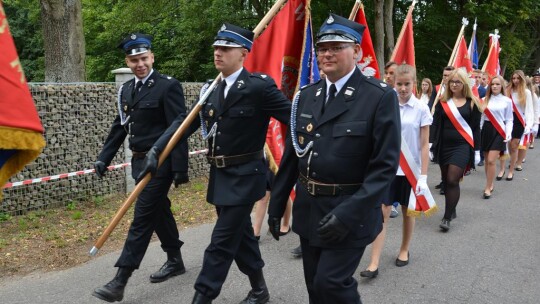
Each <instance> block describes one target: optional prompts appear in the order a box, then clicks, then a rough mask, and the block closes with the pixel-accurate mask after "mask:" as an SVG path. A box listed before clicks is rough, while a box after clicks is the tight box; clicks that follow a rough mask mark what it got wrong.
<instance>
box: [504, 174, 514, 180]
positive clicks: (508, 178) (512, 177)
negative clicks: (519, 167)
mask: <svg viewBox="0 0 540 304" xmlns="http://www.w3.org/2000/svg"><path fill="white" fill-rule="evenodd" d="M513 179H514V176H513V175H512V176H507V177H506V180H507V181H511V180H513Z"/></svg>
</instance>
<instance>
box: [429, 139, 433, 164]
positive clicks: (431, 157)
mask: <svg viewBox="0 0 540 304" xmlns="http://www.w3.org/2000/svg"><path fill="white" fill-rule="evenodd" d="M431 146H433V144H432V143H429V160H430V161H433V152H431Z"/></svg>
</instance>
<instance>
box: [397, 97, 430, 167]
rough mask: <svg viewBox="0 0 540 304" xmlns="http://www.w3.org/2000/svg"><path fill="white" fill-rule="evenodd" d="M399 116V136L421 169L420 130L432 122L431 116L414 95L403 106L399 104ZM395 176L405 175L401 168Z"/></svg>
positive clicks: (425, 106) (424, 105)
mask: <svg viewBox="0 0 540 304" xmlns="http://www.w3.org/2000/svg"><path fill="white" fill-rule="evenodd" d="M399 114H400V116H401V136H402V138H403V139H404V140H405V142H406V143H407V145H408V146H409V149H410V150H411V154H412V156H413V158H414V161H415V162H416V164H417V165H418V167H419V168H420V167H421V150H422V146H421V143H420V128H421V127H424V126H429V125H431V123H432V122H433V116H431V113H430V111H429V108H428V106H427V104H425V103H423V102H421V101H420V100H419V99H418V98H416V97H415V96H414V95H411V98H410V99H409V101H407V103H405V104H401V103H400V104H399ZM396 175H401V176H403V175H405V173H403V170H401V166H400V167H399V168H398V171H397V173H396Z"/></svg>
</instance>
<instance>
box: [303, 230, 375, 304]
mask: <svg viewBox="0 0 540 304" xmlns="http://www.w3.org/2000/svg"><path fill="white" fill-rule="evenodd" d="M300 245H301V246H302V261H303V263H304V279H305V281H306V287H307V290H308V294H309V303H310V304H328V303H333V304H362V301H361V300H360V294H359V293H358V282H357V281H356V279H354V278H353V274H354V272H355V271H356V269H357V268H358V265H359V264H360V259H361V258H362V255H363V254H364V250H365V249H366V248H365V247H360V248H343V249H342V248H321V247H313V246H310V245H309V240H308V239H305V238H302V237H301V238H300Z"/></svg>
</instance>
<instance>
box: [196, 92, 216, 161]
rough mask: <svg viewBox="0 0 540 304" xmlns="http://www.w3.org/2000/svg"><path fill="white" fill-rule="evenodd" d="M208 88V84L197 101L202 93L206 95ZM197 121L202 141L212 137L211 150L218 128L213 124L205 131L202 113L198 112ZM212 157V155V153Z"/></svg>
mask: <svg viewBox="0 0 540 304" xmlns="http://www.w3.org/2000/svg"><path fill="white" fill-rule="evenodd" d="M209 87H210V84H209V83H206V84H205V85H204V86H203V87H202V88H201V91H200V92H199V99H201V98H202V96H203V95H204V93H206V90H208V88H209ZM199 119H200V120H201V135H202V138H203V140H204V141H207V140H208V139H209V138H210V137H212V148H213V147H215V146H216V145H215V141H216V131H217V128H218V124H217V122H215V123H214V124H213V125H212V127H211V128H210V132H208V131H206V124H205V123H204V118H203V115H202V111H200V112H199ZM212 155H214V153H212Z"/></svg>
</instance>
